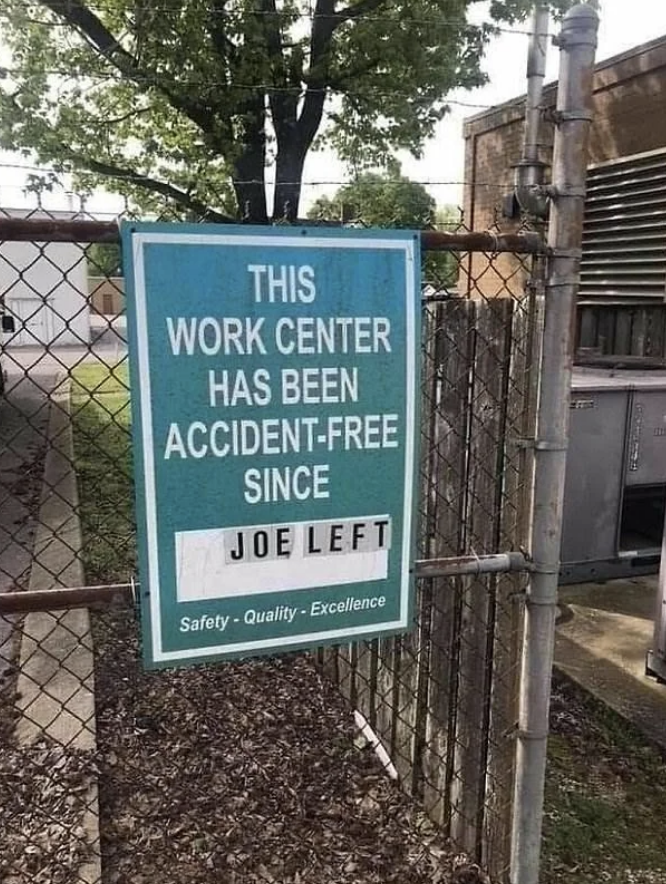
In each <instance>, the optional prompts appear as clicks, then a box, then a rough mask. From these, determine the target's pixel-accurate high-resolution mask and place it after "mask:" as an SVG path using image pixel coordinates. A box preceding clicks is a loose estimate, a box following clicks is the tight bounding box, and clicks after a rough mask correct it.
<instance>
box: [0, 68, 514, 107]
mask: <svg viewBox="0 0 666 884" xmlns="http://www.w3.org/2000/svg"><path fill="white" fill-rule="evenodd" d="M34 73H35V71H34V70H32V69H28V68H14V67H0V79H2V78H3V77H7V76H10V77H11V76H17V77H21V76H24V75H28V76H29V75H30V74H34ZM39 73H40V74H46V75H47V76H53V77H65V78H67V79H69V80H72V79H75V78H76V76H77V74H76V72H72V70H71V69H64V68H48V69H45V70H44V69H43V70H40V71H39ZM80 76H81V78H82V79H84V80H94V81H95V82H97V83H105V82H113V83H127V82H131V83H151V84H153V85H159V84H160V83H164V84H168V85H170V86H174V85H175V86H189V87H193V88H198V89H210V88H217V89H228V90H229V91H230V92H233V91H234V90H235V89H238V90H241V91H252V92H266V93H272V92H274V93H290V94H293V93H295V92H298V93H299V94H301V95H305V93H306V92H312V93H315V94H316V93H322V92H323V93H326V94H327V95H330V96H334V95H342V96H344V95H349V96H350V97H352V98H372V99H374V98H377V97H379V98H382V97H384V98H391V97H395V96H400V95H402V96H404V97H409V98H411V97H412V95H411V93H410V92H407V91H406V90H400V89H372V90H368V92H362V91H360V90H353V89H342V88H341V89H334V88H333V87H330V86H325V87H312V86H307V85H304V86H302V87H295V86H294V87H290V86H275V85H273V84H272V83H231V84H230V83H227V82H226V81H221V80H220V81H216V80H210V79H206V80H203V79H202V80H194V79H176V78H174V79H171V80H169V79H167V78H165V77H163V76H160V75H157V74H156V75H155V76H145V77H131V78H129V79H128V78H125V77H123V76H121V75H117V74H110V73H109V74H102V73H99V74H96V73H85V74H81V75H80ZM89 88H92V87H89ZM437 100H438V101H441V102H442V104H445V105H455V106H456V107H466V108H469V109H470V110H493V109H494V108H495V107H496V105H491V104H481V103H479V102H474V101H465V100H464V99H458V98H446V97H443V98H441V99H437ZM417 101H418V97H417V98H416V99H414V102H415V103H416V102H417ZM421 101H422V102H423V104H424V105H428V106H429V105H432V104H433V103H434V101H435V99H432V98H429V97H426V96H423V97H422V98H421ZM523 104H524V99H519V100H517V101H515V102H511V103H510V104H508V105H507V104H506V103H505V104H503V107H511V106H513V105H515V106H522V105H523Z"/></svg>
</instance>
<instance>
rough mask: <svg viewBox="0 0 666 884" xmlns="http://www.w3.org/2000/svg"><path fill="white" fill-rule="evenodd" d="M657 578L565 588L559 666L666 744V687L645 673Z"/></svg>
mask: <svg viewBox="0 0 666 884" xmlns="http://www.w3.org/2000/svg"><path fill="white" fill-rule="evenodd" d="M656 598H657V576H656V575H654V576H650V577H640V578H634V579H629V580H610V581H608V582H607V583H584V584H579V585H576V586H566V587H562V588H561V589H560V618H559V622H558V627H557V635H556V643H555V664H556V666H557V667H558V668H559V669H560V670H561V671H562V672H564V673H565V674H566V675H568V676H569V677H570V678H572V679H573V680H574V681H576V682H578V683H579V684H580V685H581V686H582V687H584V688H585V689H586V690H588V691H590V693H592V694H593V695H595V696H596V697H598V698H599V699H600V700H602V701H603V702H604V703H606V704H607V705H608V706H610V707H611V708H612V709H614V710H615V711H616V712H618V713H619V714H620V715H622V716H623V717H625V718H627V719H628V720H630V721H632V722H633V723H634V724H635V725H636V726H637V727H638V728H639V729H640V730H641V731H643V733H644V734H645V735H646V736H647V737H648V738H649V739H651V740H653V741H655V742H657V743H659V744H660V745H662V746H664V748H666V685H663V684H660V683H658V682H657V681H656V680H655V679H653V678H649V677H648V676H646V674H645V655H646V652H647V650H648V649H649V648H651V646H652V633H653V628H654V626H653V624H654V620H653V618H654V612H655V609H656Z"/></svg>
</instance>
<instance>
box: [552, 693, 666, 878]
mask: <svg viewBox="0 0 666 884" xmlns="http://www.w3.org/2000/svg"><path fill="white" fill-rule="evenodd" d="M552 705H553V708H552V721H551V734H552V735H551V738H550V742H549V753H548V773H547V783H546V807H545V813H546V818H545V826H544V851H543V876H542V877H543V882H544V884H555V882H561V881H563V880H566V881H568V882H574V884H575V882H578V884H587V882H590V884H591V882H595V884H596V882H599V881H603V882H607V884H663V882H666V851H664V845H663V834H662V832H663V819H664V815H666V766H665V765H664V761H663V757H662V755H661V753H660V752H659V750H657V749H656V748H654V747H652V746H650V745H649V744H648V743H647V742H646V741H645V739H644V737H643V736H642V735H641V734H640V732H639V731H638V730H636V729H635V728H633V727H632V726H631V725H629V724H628V723H627V722H626V721H624V720H623V719H622V718H620V717H619V716H618V715H616V714H615V713H614V712H613V711H612V710H610V709H608V708H607V707H606V706H604V705H603V704H601V703H599V702H597V701H595V700H594V699H592V698H591V697H589V696H588V695H586V694H584V693H583V692H582V691H580V690H579V689H577V688H575V687H574V686H573V685H572V684H571V683H570V682H568V681H567V680H565V679H563V678H561V677H558V678H556V679H555V685H554V694H553V704H552Z"/></svg>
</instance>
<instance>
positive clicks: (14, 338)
mask: <svg viewBox="0 0 666 884" xmlns="http://www.w3.org/2000/svg"><path fill="white" fill-rule="evenodd" d="M7 312H8V313H9V314H10V315H11V316H13V317H14V320H15V326H16V328H15V332H14V334H13V335H11V336H9V340H8V343H9V344H13V345H14V346H16V347H38V346H40V345H42V346H44V345H46V344H48V342H49V334H48V321H47V319H48V307H47V306H46V304H45V303H44V301H42V299H41V298H8V299H7Z"/></svg>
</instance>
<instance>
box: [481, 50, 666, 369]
mask: <svg viewBox="0 0 666 884" xmlns="http://www.w3.org/2000/svg"><path fill="white" fill-rule="evenodd" d="M593 95H594V98H593V101H594V119H593V122H592V126H591V131H590V141H589V160H590V168H589V172H588V195H587V199H586V211H585V222H584V237H583V262H582V278H581V287H580V294H579V310H578V347H579V348H581V349H584V350H586V351H589V352H596V353H600V354H612V355H618V356H622V355H626V356H640V357H645V356H654V357H663V356H664V355H666V307H665V298H666V114H665V113H664V110H663V108H664V98H665V96H666V37H660V38H659V39H657V40H653V41H651V42H650V43H646V44H643V45H641V46H638V47H636V48H635V49H633V50H630V51H629V52H625V53H623V54H621V55H618V56H615V57H614V58H611V59H608V60H607V61H604V62H601V63H599V64H598V65H597V66H596V68H595V72H594V79H593ZM555 102H556V84H552V85H550V86H548V87H546V89H545V90H544V99H543V107H544V113H543V125H542V129H541V138H540V142H541V143H540V160H541V161H542V162H543V163H544V164H545V166H546V177H547V178H548V172H549V165H550V162H551V160H552V145H553V136H554V123H553V112H554V108H555ZM524 106H525V101H524V98H518V99H516V100H513V101H509V102H507V103H505V104H503V105H500V106H498V107H496V108H493V109H492V110H490V111H485V112H483V113H481V114H478V115H476V116H474V117H472V118H471V119H469V120H467V121H466V123H465V129H464V135H465V181H466V182H467V183H466V188H465V194H464V208H465V222H466V224H468V225H469V226H470V227H471V228H472V229H475V230H483V229H486V228H492V227H493V226H494V225H495V224H496V223H497V222H498V221H500V219H501V226H502V227H503V228H504V229H506V228H507V227H509V228H510V227H511V225H512V223H514V224H516V225H517V222H515V221H514V222H511V221H509V220H507V219H506V218H503V217H502V213H503V210H505V209H506V206H507V204H508V202H507V197H508V196H509V195H510V194H511V192H512V190H513V178H514V166H515V164H517V163H518V162H519V160H520V158H521V152H522V142H523V131H524ZM502 261H503V262H505V263H506V262H510V261H511V257H510V256H503V258H502ZM481 262H482V258H481V257H480V256H477V257H476V258H475V259H474V261H470V262H469V263H468V265H467V268H466V270H467V272H469V273H470V274H471V275H473V276H474V277H475V278H476V279H477V280H479V281H480V283H477V285H479V284H481V285H483V289H484V290H483V293H484V294H485V295H486V296H489V297H496V296H501V295H502V294H503V293H504V292H503V290H502V289H503V288H504V289H505V288H506V285H505V284H504V283H503V282H502V280H505V279H507V278H509V277H511V271H512V270H514V269H515V268H513V267H511V266H510V264H507V266H503V265H502V264H499V263H498V264H497V265H496V269H497V271H498V272H497V273H492V272H491V273H488V272H487V267H486V268H484V267H483V266H482V263H481ZM484 270H485V271H486V272H485V273H484ZM512 278H513V279H514V282H513V285H514V288H519V287H520V285H521V277H520V274H517V275H516V276H514V277H512ZM510 293H511V294H515V293H516V292H515V291H512V292H510Z"/></svg>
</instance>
